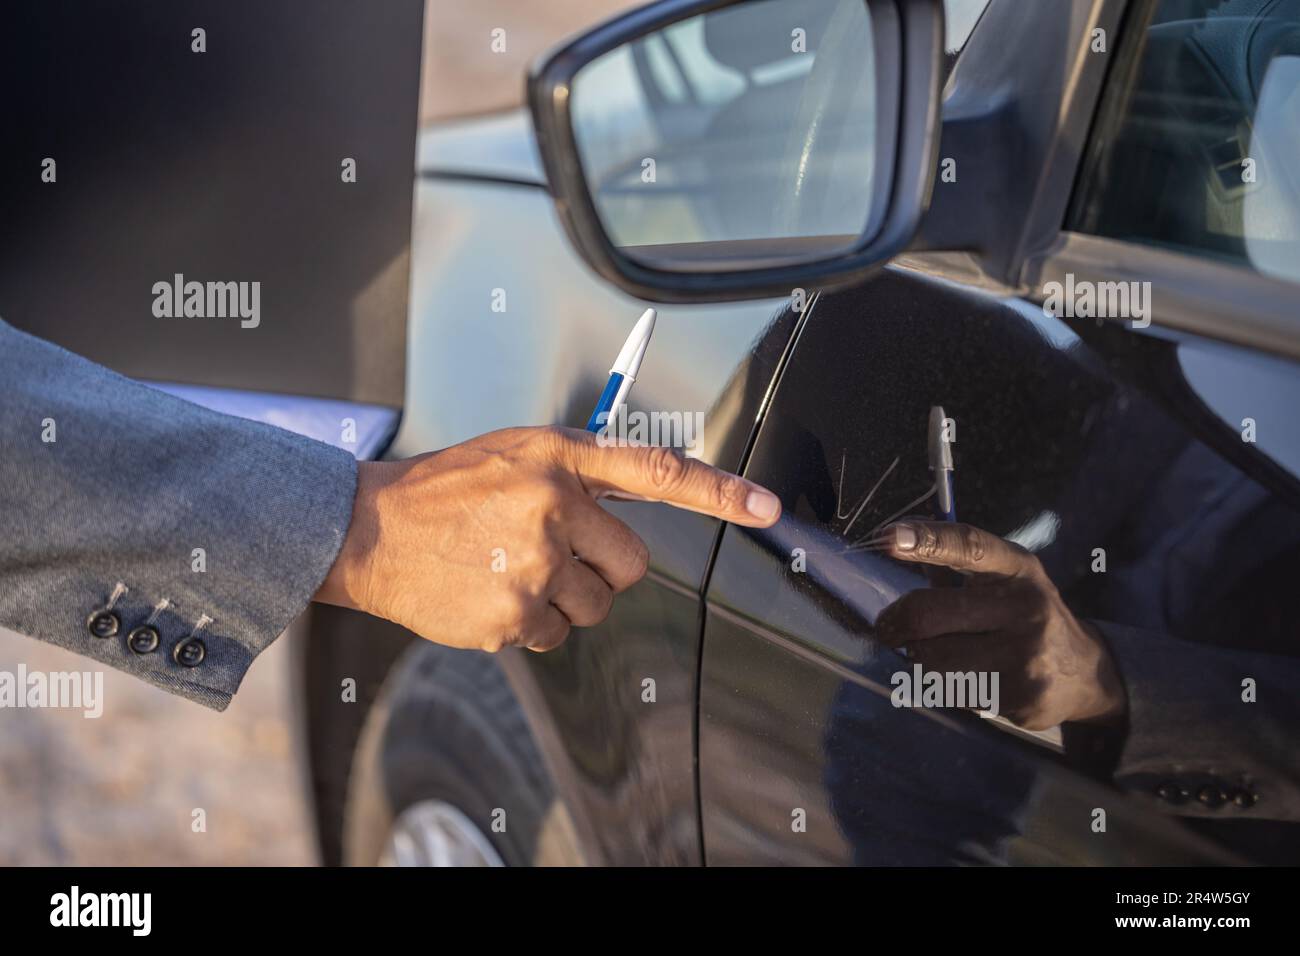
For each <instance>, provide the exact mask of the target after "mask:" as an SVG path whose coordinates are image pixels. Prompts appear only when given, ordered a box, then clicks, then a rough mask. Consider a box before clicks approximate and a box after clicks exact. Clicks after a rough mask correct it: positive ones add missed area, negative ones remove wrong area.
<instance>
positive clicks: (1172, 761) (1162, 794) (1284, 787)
mask: <svg viewBox="0 0 1300 956" xmlns="http://www.w3.org/2000/svg"><path fill="white" fill-rule="evenodd" d="M1094 623H1096V624H1097V626H1098V627H1099V628H1100V629H1101V631H1102V632H1103V633H1104V634H1105V636H1106V640H1107V643H1108V645H1109V646H1110V649H1111V651H1112V654H1113V656H1114V658H1115V663H1116V666H1117V667H1118V669H1119V672H1120V676H1121V678H1122V679H1123V682H1124V687H1125V693H1126V695H1127V698H1128V718H1127V720H1128V726H1127V729H1126V731H1125V732H1124V733H1122V734H1121V733H1118V732H1107V731H1104V730H1099V729H1097V728H1094V727H1091V726H1089V725H1083V724H1073V725H1069V724H1067V725H1065V727H1063V734H1064V739H1065V745H1066V750H1067V753H1071V754H1072V755H1075V756H1082V757H1083V758H1084V759H1085V761H1086V762H1089V763H1093V764H1094V766H1096V767H1105V768H1106V769H1108V770H1109V771H1110V772H1111V774H1112V775H1113V777H1114V780H1115V782H1116V784H1117V785H1118V786H1120V787H1121V788H1122V789H1124V790H1126V791H1130V792H1132V793H1134V794H1135V795H1137V796H1145V797H1149V798H1150V799H1151V800H1152V801H1155V802H1156V803H1157V804H1158V805H1159V806H1160V807H1161V808H1162V809H1164V810H1165V811H1166V812H1170V813H1176V814H1179V815H1182V816H1196V817H1206V818H1214V819H1224V820H1230V819H1268V820H1300V660H1297V659H1296V658H1292V657H1283V656H1279V655H1274V654H1259V653H1247V652H1240V651H1235V650H1229V649H1225V648H1222V647H1214V646H1211V645H1207V644H1200V643H1193V642H1190V641H1181V640H1177V639H1174V638H1171V637H1169V636H1167V635H1164V634H1161V633H1158V632H1156V631H1149V630H1139V629H1137V628H1131V627H1122V626H1119V625H1115V624H1108V623H1106V622H1100V621H1098V622H1094ZM1247 678H1249V679H1251V680H1253V681H1254V702H1253V703H1248V702H1246V701H1244V700H1243V699H1242V698H1243V694H1244V693H1245V688H1244V687H1243V683H1242V682H1243V681H1245V680H1246V679H1247Z"/></svg>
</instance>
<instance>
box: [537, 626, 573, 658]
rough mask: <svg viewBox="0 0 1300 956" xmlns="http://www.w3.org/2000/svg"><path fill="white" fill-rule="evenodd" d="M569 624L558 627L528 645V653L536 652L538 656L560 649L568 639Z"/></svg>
mask: <svg viewBox="0 0 1300 956" xmlns="http://www.w3.org/2000/svg"><path fill="white" fill-rule="evenodd" d="M569 630H570V627H569V624H568V623H567V622H566V623H565V624H563V625H561V626H558V627H556V628H555V630H554V631H552V632H551V633H550V634H547V635H545V636H543V637H540V638H538V639H537V640H535V641H533V642H532V643H531V644H529V645H528V649H529V650H530V651H536V652H537V653H538V654H545V653H546V652H547V651H553V650H555V649H556V648H558V647H560V646H561V645H562V644H563V643H564V642H565V641H567V640H568V639H569Z"/></svg>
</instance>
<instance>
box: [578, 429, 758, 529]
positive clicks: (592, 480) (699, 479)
mask: <svg viewBox="0 0 1300 956" xmlns="http://www.w3.org/2000/svg"><path fill="white" fill-rule="evenodd" d="M571 437H572V439H573V440H572V441H571V442H570V443H569V445H568V449H567V451H566V454H567V455H568V457H569V460H568V461H567V462H566V464H567V465H568V466H569V467H570V468H572V470H573V471H574V473H575V474H576V475H577V476H578V478H579V479H580V480H581V481H582V483H583V486H584V487H585V488H586V489H587V490H588V491H589V492H591V493H592V494H593V495H595V496H596V497H598V498H599V497H606V496H610V495H618V496H620V497H626V498H636V499H640V500H643V501H661V502H663V503H665V504H670V505H673V506H674V507H676V508H682V509H685V510H687V511H695V512H698V513H700V514H707V515H712V516H713V517H715V518H721V519H722V520H723V521H730V522H732V523H734V524H739V525H744V526H746V527H751V528H767V527H771V526H772V525H774V524H776V522H777V520H778V519H779V518H780V517H781V501H780V499H779V498H777V496H776V495H774V494H772V492H770V491H768V490H767V489H766V488H764V487H762V486H761V485H756V484H754V483H753V482H751V481H746V480H745V479H744V478H740V477H738V476H736V475H733V474H729V473H728V472H725V471H721V470H719V469H717V468H714V467H712V466H711V465H706V464H705V463H704V462H702V461H699V460H697V459H694V458H687V457H686V456H685V455H683V454H682V453H681V452H679V451H678V450H677V449H674V448H665V447H660V446H650V445H637V446H619V447H615V446H601V445H599V444H598V443H597V442H596V436H595V435H593V434H591V433H589V432H573V433H571Z"/></svg>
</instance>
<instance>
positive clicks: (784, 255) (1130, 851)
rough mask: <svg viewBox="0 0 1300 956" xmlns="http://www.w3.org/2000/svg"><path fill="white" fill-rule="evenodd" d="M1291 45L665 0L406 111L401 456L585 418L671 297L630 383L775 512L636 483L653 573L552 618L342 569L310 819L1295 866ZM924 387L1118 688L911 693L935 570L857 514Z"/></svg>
mask: <svg viewBox="0 0 1300 956" xmlns="http://www.w3.org/2000/svg"><path fill="white" fill-rule="evenodd" d="M945 15H946V18H945ZM945 23H946V25H947V38H946V42H945V40H944V33H943V31H944V25H945ZM1298 38H1300V3H1296V2H1293V0H1281V2H1264V0H1228V2H1218V0H1036V2H1033V3H1027V2H1025V0H948V2H947V3H946V4H942V5H941V4H939V3H938V2H929V0H869V2H864V0H759V2H754V3H744V4H734V3H719V2H717V0H707V2H706V0H662V2H659V3H654V4H651V5H650V6H648V7H645V8H642V9H639V10H636V11H633V12H632V13H630V14H627V15H625V16H623V17H621V18H618V19H615V20H613V21H610V22H609V23H607V24H604V25H601V26H599V27H597V28H595V29H594V30H593V31H592V32H590V33H588V34H586V35H584V36H582V37H579V38H577V39H575V40H573V41H571V42H569V43H567V44H565V45H564V46H563V47H562V48H561V49H559V50H558V51H557V52H555V53H554V54H553V55H552V56H551V57H550V58H549V59H547V60H546V61H545V62H544V63H542V64H541V65H540V66H539V67H537V68H536V69H535V71H534V73H533V74H532V76H531V79H530V81H529V82H530V87H529V95H530V107H531V109H530V111H522V110H519V111H513V112H507V113H503V114H500V115H494V116H490V117H483V118H476V119H472V120H463V121H457V122H449V123H444V124H439V125H437V126H434V127H431V128H429V129H426V130H425V131H423V132H422V134H421V138H420V144H419V157H420V159H419V166H418V188H417V195H416V206H415V232H414V245H413V250H412V263H413V266H412V301H411V305H410V318H409V326H408V340H407V357H406V385H405V399H404V403H403V415H402V419H401V423H400V427H399V428H398V430H397V432H396V435H395V437H394V439H393V441H392V443H391V445H390V446H389V447H388V450H387V452H386V454H387V455H388V456H390V457H402V456H406V455H410V454H415V453H419V452H422V451H425V450H428V449H432V448H440V447H445V446H447V445H451V444H453V443H456V442H459V441H462V440H464V439H467V438H470V437H472V436H474V435H477V434H480V433H483V432H486V431H490V430H492V429H495V428H498V427H504V426H510V425H520V424H560V425H567V426H572V427H578V428H581V427H582V425H583V423H584V422H585V421H586V418H587V415H588V414H589V413H590V410H591V407H592V405H593V403H594V401H595V399H596V397H597V395H598V394H599V393H600V390H601V388H602V387H603V385H604V381H605V377H606V374H607V369H608V363H609V362H610V360H611V359H612V358H613V356H614V355H615V353H616V352H617V351H618V348H619V345H620V344H621V342H622V339H623V336H625V335H626V333H627V331H628V330H629V329H630V328H631V325H632V322H633V320H634V319H635V318H636V316H638V315H639V314H640V313H641V311H642V309H643V308H645V307H646V306H648V305H653V306H655V307H656V308H658V309H659V310H660V319H659V324H658V328H657V331H656V332H655V337H654V341H653V343H652V345H651V347H650V349H649V352H648V354H647V357H646V361H645V364H644V365H643V367H642V370H641V374H640V376H639V378H638V381H637V383H636V388H635V391H634V392H633V393H632V396H631V399H630V403H631V408H632V410H633V411H642V412H650V411H654V410H669V411H676V412H681V413H684V414H690V413H694V412H702V413H704V416H705V431H704V435H703V441H702V443H701V445H700V447H699V448H697V449H693V453H695V454H697V455H698V457H700V458H702V459H704V460H706V461H708V462H710V463H712V464H714V465H717V466H719V467H722V468H726V469H730V470H734V471H737V472H739V473H741V474H744V475H745V476H746V477H747V478H749V479H752V480H754V481H756V482H759V483H761V484H763V485H766V486H767V487H769V488H771V489H772V490H774V491H775V492H777V493H778V494H779V495H780V497H781V499H782V502H783V505H784V516H783V518H782V520H781V522H780V523H779V524H777V525H776V526H775V527H774V528H771V529H767V530H755V529H742V528H738V527H732V526H724V525H722V524H720V523H719V522H717V521H716V520H713V519H711V518H707V517H704V516H700V515H695V514H690V513H684V512H680V511H676V510H674V509H671V508H668V507H666V506H663V505H659V504H654V503H647V502H605V506H606V507H608V508H609V509H610V510H611V511H612V512H613V513H614V514H616V515H617V516H618V517H620V518H621V519H623V520H624V521H626V522H627V523H628V524H629V525H630V526H631V527H632V528H633V529H634V530H636V531H637V532H638V534H640V535H641V536H642V537H643V538H644V540H645V541H646V542H647V544H648V545H649V550H650V554H651V566H650V569H649V572H648V574H647V575H646V577H645V579H644V580H643V581H642V582H641V583H640V584H638V585H636V586H635V587H634V588H632V589H631V590H629V591H628V592H626V593H625V594H623V595H622V596H620V597H619V599H618V600H617V601H616V602H615V605H614V608H613V610H612V612H611V614H610V615H609V617H608V619H607V620H606V621H605V622H604V623H602V624H601V625H599V626H597V627H593V628H587V629H582V630H578V631H575V632H574V633H573V634H572V636H571V637H570V638H569V640H568V641H567V643H566V644H565V645H564V646H563V647H561V648H560V649H558V650H556V651H553V652H551V653H547V654H530V653H526V652H523V651H517V652H516V651H505V652H502V653H500V654H497V655H485V654H481V653H478V652H471V651H460V650H451V649H447V648H443V647H438V646H434V645H431V644H428V643H425V642H421V641H418V640H417V639H415V638H414V637H413V636H412V635H410V634H409V633H407V632H405V631H403V630H402V629H400V628H398V627H396V626H394V625H388V624H385V623H383V622H378V621H376V620H374V619H370V618H366V617H364V616H361V615H359V614H355V613H352V612H347V611H344V610H341V609H337V608H331V607H322V606H315V607H313V608H312V609H311V610H310V612H309V613H308V614H307V615H306V616H305V617H304V619H303V620H301V621H300V622H299V623H298V625H296V627H297V629H298V630H299V631H300V637H301V652H302V653H301V658H300V663H301V668H300V676H301V680H300V687H301V688H302V694H301V699H302V702H303V714H302V717H303V720H302V727H303V733H304V735H305V741H306V751H307V755H308V760H309V770H310V776H311V781H312V792H313V795H314V804H315V810H316V819H317V829H318V834H319V838H320V845H321V848H322V858H323V859H324V860H325V861H326V862H328V863H348V864H374V863H392V864H400V865H443V864H467V865H502V864H504V865H533V864H588V865H661V864H663V865H705V864H707V865H732V864H743V865H748V864H816V865H822V864H832V865H833V864H858V865H895V864H896V865H947V864H1008V863H1009V864H1026V865H1049V864H1075V865H1079V864H1082V865H1167V864H1174V865H1181V864H1194V863H1243V862H1249V863H1277V862H1294V861H1295V860H1296V859H1297V851H1298V849H1300V828H1298V827H1297V821H1300V789H1297V783H1296V781H1297V780H1300V767H1298V766H1297V757H1296V755H1297V753H1300V749H1297V748H1296V747H1295V745H1294V744H1295V739H1296V733H1297V731H1298V730H1300V723H1298V718H1300V711H1298V710H1297V704H1296V696H1295V687H1296V683H1295V678H1296V675H1297V674H1300V665H1298V663H1297V661H1296V655H1297V651H1298V650H1300V645H1298V644H1297V633H1298V632H1297V626H1296V625H1297V615H1296V613H1295V612H1294V609H1293V602H1292V600H1291V592H1290V588H1291V587H1293V586H1294V583H1293V582H1294V581H1295V580H1296V577H1297V572H1298V571H1300V483H1298V482H1297V475H1298V474H1300V471H1298V468H1300V426H1298V425H1297V416H1296V414H1295V411H1296V409H1297V408H1300V378H1298V377H1297V374H1296V361H1297V360H1298V359H1300V334H1297V333H1298V331H1300V318H1298V317H1297V316H1298V315H1300V310H1298V309H1297V304H1298V303H1300V297H1298V290H1297V285H1296V283H1297V281H1300V177H1297V174H1296V172H1295V169H1294V168H1293V164H1292V163H1291V162H1290V160H1291V157H1293V156H1294V155H1296V145H1297V142H1298V141H1300V124H1298V122H1297V119H1296V117H1297V115H1298V114H1297V113H1296V111H1295V108H1294V103H1295V90H1296V88H1297V87H1296V80H1297V78H1298V71H1297V70H1296V67H1295V64H1296V63H1297V62H1300V61H1298V60H1297V59H1296V51H1297V50H1300V42H1298ZM936 408H942V409H943V410H944V412H943V415H942V417H941V419H940V421H941V422H944V423H947V425H949V426H950V432H951V433H950V434H949V435H948V437H947V439H946V440H947V441H948V442H949V446H950V449H951V452H952V454H953V458H954V469H955V470H954V472H953V482H954V484H953V487H954V498H955V502H956V505H957V508H958V509H959V512H960V517H961V520H963V521H965V522H969V523H970V524H972V525H974V526H978V527H980V528H984V529H987V530H989V531H992V532H994V533H996V534H997V535H1000V536H1002V537H1005V538H1007V539H1009V540H1011V541H1013V542H1016V543H1017V544H1018V545H1020V546H1021V547H1023V548H1024V549H1026V550H1027V551H1028V552H1030V553H1032V554H1033V555H1034V556H1035V557H1036V558H1037V559H1038V560H1039V561H1040V562H1041V564H1042V566H1043V568H1044V569H1045V570H1046V572H1047V574H1048V575H1049V576H1050V579H1051V581H1052V582H1053V584H1054V585H1055V587H1056V588H1057V589H1058V590H1059V592H1060V594H1061V596H1062V598H1063V600H1064V601H1065V602H1066V603H1067V604H1068V605H1069V607H1070V608H1071V610H1072V611H1073V612H1074V613H1075V614H1076V615H1078V616H1079V617H1081V618H1084V619H1088V620H1095V621H1104V622H1107V628H1108V630H1107V636H1108V639H1109V641H1110V643H1111V645H1112V649H1113V650H1114V651H1115V654H1116V656H1117V658H1119V661H1120V665H1119V666H1120V672H1121V676H1122V677H1123V679H1124V682H1125V687H1126V693H1127V695H1128V701H1129V715H1128V718H1127V720H1128V723H1127V725H1126V726H1124V727H1120V728H1098V727H1093V726H1088V725H1085V724H1075V725H1071V724H1066V725H1063V726H1061V727H1054V728H1048V729H1045V730H1044V729H1038V730H1028V729H1026V728H1025V727H1023V726H1020V725H1018V724H1016V723H1014V722H1013V721H1011V720H1008V719H1006V717H1004V716H991V715H989V714H987V713H986V714H980V713H977V712H976V711H974V710H971V709H935V708H924V707H922V708H917V707H899V706H896V705H895V703H896V702H895V701H894V700H893V699H891V698H893V691H894V689H895V687H896V686H897V680H896V675H898V674H899V673H904V674H906V673H907V672H908V671H909V670H910V667H911V664H910V663H909V662H908V660H907V659H906V658H905V657H903V656H900V654H898V653H897V652H895V651H894V650H892V649H890V648H888V647H885V646H883V645H882V644H881V643H880V642H879V641H877V640H876V639H875V638H876V632H875V622H876V619H877V618H878V616H879V614H880V613H881V611H882V610H883V609H884V608H885V607H887V606H889V605H890V604H891V603H892V602H893V601H895V600H896V599H897V598H898V597H899V596H901V595H904V594H907V593H909V592H911V591H913V590H916V589H918V588H922V587H926V586H928V585H929V584H930V583H931V582H930V579H929V578H927V577H926V575H924V574H922V573H921V572H920V571H919V570H918V569H917V568H916V566H912V565H904V564H901V563H900V562H897V561H893V560H891V559H890V558H888V557H886V556H885V555H883V554H881V553H879V552H878V551H873V550H871V548H870V547H869V546H864V544H865V545H869V544H870V542H871V540H872V536H873V534H874V533H876V532H877V531H878V529H880V528H882V527H884V526H885V525H887V524H888V523H889V522H890V521H891V520H893V519H895V518H897V517H899V516H902V515H908V514H914V513H917V512H921V513H925V512H926V510H927V507H928V505H927V503H926V498H927V497H928V496H929V495H931V494H932V493H933V489H934V487H935V475H934V474H933V473H932V471H931V467H930V466H931V464H933V460H932V458H931V457H930V456H929V453H928V445H927V442H928V441H929V438H930V427H931V426H930V418H931V415H932V412H933V410H934V409H936ZM970 639H972V640H977V639H978V635H975V636H972V637H971V638H970ZM348 681H352V682H353V684H352V686H354V687H355V688H356V690H357V697H356V698H355V699H354V700H348V699H346V698H347V695H343V696H344V699H343V700H340V694H339V688H340V686H347V682H348Z"/></svg>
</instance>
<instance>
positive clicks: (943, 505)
mask: <svg viewBox="0 0 1300 956" xmlns="http://www.w3.org/2000/svg"><path fill="white" fill-rule="evenodd" d="M947 423H948V416H946V415H945V414H944V413H943V406H942V405H936V406H934V407H933V408H932V409H930V470H931V471H932V472H934V490H935V499H934V500H935V508H936V510H938V512H939V517H940V518H942V519H943V520H944V521H956V520H957V502H956V500H955V499H954V498H953V494H952V472H953V467H952V444H951V443H950V442H949V440H948V435H947V428H946V426H947Z"/></svg>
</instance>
